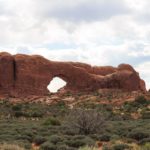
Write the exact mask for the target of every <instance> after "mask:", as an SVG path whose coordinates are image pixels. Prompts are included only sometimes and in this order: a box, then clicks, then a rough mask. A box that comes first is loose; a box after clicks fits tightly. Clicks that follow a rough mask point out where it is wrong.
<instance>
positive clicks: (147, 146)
mask: <svg viewBox="0 0 150 150" xmlns="http://www.w3.org/2000/svg"><path fill="white" fill-rule="evenodd" d="M140 150H150V143H145V145H143V146H142V147H141V149H140Z"/></svg>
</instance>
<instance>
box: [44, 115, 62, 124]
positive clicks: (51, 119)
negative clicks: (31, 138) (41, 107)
mask: <svg viewBox="0 0 150 150" xmlns="http://www.w3.org/2000/svg"><path fill="white" fill-rule="evenodd" d="M43 124H44V125H46V126H49V125H52V126H60V125H61V123H60V121H59V120H58V119H57V118H54V117H50V118H48V119H46V120H45V122H44V123H43Z"/></svg>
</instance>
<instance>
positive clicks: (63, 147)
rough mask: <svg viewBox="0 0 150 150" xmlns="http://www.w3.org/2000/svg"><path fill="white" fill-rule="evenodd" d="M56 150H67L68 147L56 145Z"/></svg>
mask: <svg viewBox="0 0 150 150" xmlns="http://www.w3.org/2000/svg"><path fill="white" fill-rule="evenodd" d="M57 150H69V147H68V146H67V145H65V144H63V145H59V146H58V145H57Z"/></svg>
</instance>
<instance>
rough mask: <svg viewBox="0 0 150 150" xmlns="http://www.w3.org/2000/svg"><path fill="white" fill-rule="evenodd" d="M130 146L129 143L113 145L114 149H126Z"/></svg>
mask: <svg viewBox="0 0 150 150" xmlns="http://www.w3.org/2000/svg"><path fill="white" fill-rule="evenodd" d="M129 148H130V147H129V146H128V145H127V144H116V145H114V146H113V147H112V149H113V150H126V149H129Z"/></svg>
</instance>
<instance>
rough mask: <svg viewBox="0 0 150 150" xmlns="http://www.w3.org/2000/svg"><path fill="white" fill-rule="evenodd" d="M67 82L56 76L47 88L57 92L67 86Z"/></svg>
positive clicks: (51, 91)
mask: <svg viewBox="0 0 150 150" xmlns="http://www.w3.org/2000/svg"><path fill="white" fill-rule="evenodd" d="M66 84H67V82H66V81H64V80H63V79H61V78H60V77H54V78H53V79H52V80H51V81H50V83H49V85H48V86H47V89H48V90H49V91H50V93H57V92H58V90H60V89H61V88H63V87H64V86H66Z"/></svg>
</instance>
